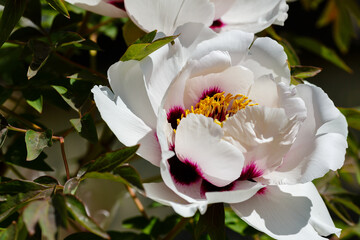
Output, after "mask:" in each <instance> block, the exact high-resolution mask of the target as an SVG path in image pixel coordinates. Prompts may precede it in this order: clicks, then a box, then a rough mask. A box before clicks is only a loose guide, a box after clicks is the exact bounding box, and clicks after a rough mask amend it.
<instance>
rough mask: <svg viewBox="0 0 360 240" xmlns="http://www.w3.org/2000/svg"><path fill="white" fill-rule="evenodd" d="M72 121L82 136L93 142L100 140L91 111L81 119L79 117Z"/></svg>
mask: <svg viewBox="0 0 360 240" xmlns="http://www.w3.org/2000/svg"><path fill="white" fill-rule="evenodd" d="M70 123H71V124H72V125H73V127H74V128H75V130H76V131H77V132H78V133H79V134H80V136H82V137H83V138H85V139H87V140H89V141H90V142H91V143H93V144H95V143H97V142H98V136H97V132H96V127H95V122H94V120H93V118H92V116H91V115H90V114H89V113H87V114H85V115H84V116H82V118H81V119H78V118H75V119H70Z"/></svg>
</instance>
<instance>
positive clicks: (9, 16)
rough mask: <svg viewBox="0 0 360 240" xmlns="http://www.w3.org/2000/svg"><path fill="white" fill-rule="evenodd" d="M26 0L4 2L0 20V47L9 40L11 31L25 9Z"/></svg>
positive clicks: (7, 0)
mask: <svg viewBox="0 0 360 240" xmlns="http://www.w3.org/2000/svg"><path fill="white" fill-rule="evenodd" d="M26 2H27V0H6V2H5V6H4V11H3V14H2V17H1V20H0V47H1V46H2V45H3V44H4V43H5V41H6V40H7V39H8V38H9V36H10V33H11V31H12V30H13V29H14V27H15V25H16V24H17V23H18V22H19V20H20V17H21V16H22V15H23V13H24V11H25V7H26Z"/></svg>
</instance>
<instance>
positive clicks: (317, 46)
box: [294, 37, 352, 73]
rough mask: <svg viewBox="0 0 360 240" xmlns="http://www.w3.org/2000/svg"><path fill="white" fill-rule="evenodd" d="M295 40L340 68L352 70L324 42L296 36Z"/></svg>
mask: <svg viewBox="0 0 360 240" xmlns="http://www.w3.org/2000/svg"><path fill="white" fill-rule="evenodd" d="M294 42H295V43H296V44H297V45H298V46H300V47H302V48H304V49H306V50H308V51H310V52H312V53H315V54H317V55H319V56H320V57H322V58H324V59H326V60H327V61H329V62H331V63H333V64H334V65H336V66H338V67H339V68H341V69H343V70H345V71H347V72H349V73H351V72H352V70H351V68H350V67H349V66H348V65H346V63H345V62H344V61H343V60H342V59H341V58H340V57H339V56H338V55H337V54H336V52H335V51H334V50H332V49H330V48H328V47H326V46H325V45H324V44H322V43H320V42H319V41H317V40H315V39H313V38H309V37H296V38H294Z"/></svg>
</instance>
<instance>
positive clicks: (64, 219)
mask: <svg viewBox="0 0 360 240" xmlns="http://www.w3.org/2000/svg"><path fill="white" fill-rule="evenodd" d="M52 204H53V206H54V208H55V219H56V222H57V223H59V225H61V226H62V227H64V228H66V227H67V225H68V213H67V209H66V203H65V197H64V195H62V194H59V193H55V194H54V195H53V197H52Z"/></svg>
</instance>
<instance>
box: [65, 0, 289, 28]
mask: <svg viewBox="0 0 360 240" xmlns="http://www.w3.org/2000/svg"><path fill="white" fill-rule="evenodd" d="M66 1H67V2H69V3H72V4H75V5H76V6H79V7H81V8H84V9H86V10H89V11H92V12H95V13H98V14H102V15H105V16H111V17H126V16H129V17H130V18H131V19H132V21H133V22H134V23H135V24H136V25H137V26H138V27H140V28H141V29H142V30H144V31H145V32H151V31H153V30H155V29H156V30H158V31H159V32H163V33H165V35H173V34H174V32H175V30H176V29H177V27H179V26H181V25H183V24H185V23H190V22H192V23H202V24H205V25H206V26H211V28H213V29H214V30H215V31H220V30H229V29H240V30H243V31H246V32H253V33H256V32H260V31H262V30H263V29H265V28H267V27H269V26H270V25H271V24H278V25H283V24H284V21H285V20H286V18H287V10H288V5H287V4H286V1H285V0H251V1H248V0H91V1H90V0H89V1H87V0H66ZM125 11H126V12H125Z"/></svg>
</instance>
